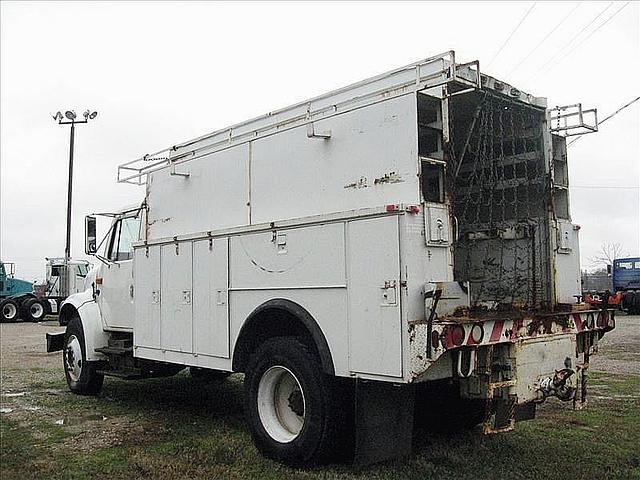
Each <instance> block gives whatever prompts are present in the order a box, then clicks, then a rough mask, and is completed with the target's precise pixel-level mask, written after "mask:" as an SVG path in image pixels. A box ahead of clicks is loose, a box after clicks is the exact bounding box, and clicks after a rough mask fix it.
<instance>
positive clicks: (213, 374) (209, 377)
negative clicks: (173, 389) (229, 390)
mask: <svg viewBox="0 0 640 480" xmlns="http://www.w3.org/2000/svg"><path fill="white" fill-rule="evenodd" d="M189 374H190V375H191V378H193V379H194V380H195V381H196V382H199V383H222V382H224V381H225V380H226V379H227V378H228V377H229V375H231V372H223V371H221V370H211V369H210V368H200V367H189Z"/></svg>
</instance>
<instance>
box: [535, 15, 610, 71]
mask: <svg viewBox="0 0 640 480" xmlns="http://www.w3.org/2000/svg"><path fill="white" fill-rule="evenodd" d="M611 5H613V2H609V4H608V5H607V6H606V7H604V8H603V9H602V10H601V11H600V13H598V14H597V15H596V16H595V17H593V18H592V19H591V21H590V22H589V23H587V24H586V25H585V26H584V27H582V29H581V30H580V31H579V32H578V33H576V34H575V35H574V36H573V37H571V39H570V40H569V41H568V42H567V43H565V44H564V45H563V46H562V47H560V48H559V49H558V50H557V51H556V53H554V54H553V55H552V56H551V58H549V60H547V61H546V62H545V63H544V64H543V65H542V66H541V67H540V68H539V69H537V73H536V74H534V75H533V77H532V79H533V78H536V77H537V76H538V75H539V74H540V73H541V71H542V69H544V68H545V67H546V66H547V65H549V64H550V63H551V62H553V61H554V60H555V59H556V58H557V57H558V56H559V55H561V54H562V52H564V51H566V49H567V47H569V46H570V45H572V44H573V42H574V41H575V40H576V38H578V37H579V36H580V35H582V33H583V32H584V31H585V30H586V29H587V28H589V27H590V26H591V25H593V24H594V23H595V22H596V20H598V18H600V17H601V16H602V14H603V13H604V12H606V11H607V10H609V7H611Z"/></svg>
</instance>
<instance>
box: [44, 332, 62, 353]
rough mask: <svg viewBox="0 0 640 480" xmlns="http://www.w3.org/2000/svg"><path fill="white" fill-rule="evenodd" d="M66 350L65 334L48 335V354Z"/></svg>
mask: <svg viewBox="0 0 640 480" xmlns="http://www.w3.org/2000/svg"><path fill="white" fill-rule="evenodd" d="M62 349H64V332H60V333H47V353H51V352H59V351H60V350H62Z"/></svg>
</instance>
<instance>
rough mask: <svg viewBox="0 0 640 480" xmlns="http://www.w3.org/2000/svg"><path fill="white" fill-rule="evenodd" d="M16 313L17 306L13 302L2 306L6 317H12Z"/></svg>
mask: <svg viewBox="0 0 640 480" xmlns="http://www.w3.org/2000/svg"><path fill="white" fill-rule="evenodd" d="M16 313H17V310H16V307H15V305H13V304H11V303H8V304H7V305H5V306H3V307H2V314H3V315H4V316H5V318H9V319H12V318H13V317H15V316H16Z"/></svg>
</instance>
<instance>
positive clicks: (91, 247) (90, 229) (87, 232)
mask: <svg viewBox="0 0 640 480" xmlns="http://www.w3.org/2000/svg"><path fill="white" fill-rule="evenodd" d="M96 240H97V236H96V217H92V216H91V215H87V216H86V217H84V253H86V254H87V255H93V254H95V253H96V251H97V248H96Z"/></svg>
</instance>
